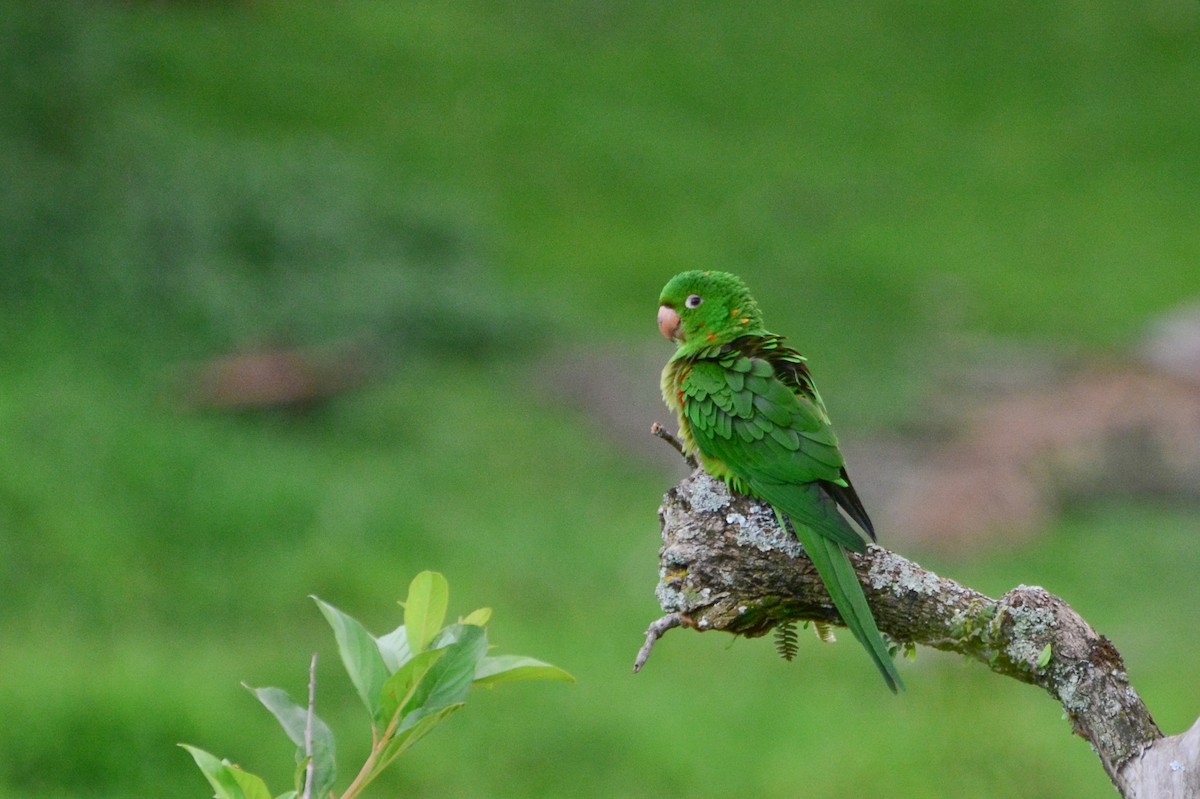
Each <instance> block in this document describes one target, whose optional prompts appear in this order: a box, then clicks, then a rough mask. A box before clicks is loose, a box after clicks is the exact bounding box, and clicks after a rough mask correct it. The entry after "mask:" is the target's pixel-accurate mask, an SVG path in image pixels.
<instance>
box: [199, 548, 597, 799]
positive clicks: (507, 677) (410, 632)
mask: <svg viewBox="0 0 1200 799" xmlns="http://www.w3.org/2000/svg"><path fill="white" fill-rule="evenodd" d="M449 597H450V586H449V584H448V583H447V582H446V578H445V577H443V576H442V575H441V574H439V573H437V572H431V571H424V572H421V573H420V574H418V575H417V576H416V577H415V578H413V581H412V583H411V584H410V585H409V587H408V598H407V599H406V600H405V602H404V603H403V605H404V624H402V625H401V626H399V627H397V628H396V629H395V630H393V631H392V632H390V633H388V634H387V635H383V636H380V637H378V638H376V637H375V636H373V635H371V634H370V633H369V632H367V630H366V628H365V627H363V626H362V624H360V623H359V622H358V621H357V620H355V619H354V618H352V617H351V616H348V615H347V614H345V613H343V612H342V611H340V610H338V609H337V608H335V607H334V606H333V605H330V604H329V603H328V602H324V601H322V600H321V599H319V598H317V597H315V596H314V597H313V600H314V601H315V602H316V603H317V607H318V608H320V610H321V613H322V614H323V615H324V616H325V619H326V620H327V621H328V622H329V625H330V627H332V628H333V635H334V638H335V639H336V641H337V646H338V652H339V654H340V655H341V658H342V664H343V665H344V666H345V668H346V673H347V674H348V675H349V677H350V682H351V683H352V684H353V685H354V689H355V691H356V692H357V693H358V696H359V698H360V699H361V700H362V702H363V705H364V706H365V707H366V709H367V713H368V714H369V715H370V717H371V752H370V754H369V755H368V756H367V759H366V761H365V762H364V763H363V765H362V768H360V769H359V771H358V774H357V775H355V777H354V779H353V781H351V783H350V785H349V786H348V787H347V788H346V790H345V791H344V792H343V793H341V794H340V799H354V797H357V796H359V795H360V794H361V793H362V792H363V790H364V789H365V788H366V787H367V785H369V784H370V783H371V782H372V781H373V780H374V779H375V778H376V777H378V776H379V774H380V773H382V772H383V770H384V769H386V768H387V767H388V766H389V765H391V763H392V762H393V761H394V760H395V759H396V758H397V757H399V756H400V755H401V754H402V753H404V751H406V750H407V749H408V748H409V747H410V746H412V745H413V744H415V743H416V742H417V741H419V740H420V739H421V738H423V737H425V736H426V735H427V734H428V733H429V731H430V730H432V729H433V728H434V727H435V726H437V725H438V724H439V723H440V722H441V721H443V720H444V719H445V718H446V717H447V716H449V715H450V714H452V713H453V712H454V711H456V710H458V709H459V708H461V707H462V706H463V705H464V704H465V703H466V696H467V692H468V691H469V690H470V688H471V686H472V685H483V686H488V687H491V686H493V685H497V684H499V683H503V682H515V681H517V680H561V681H566V682H574V681H575V678H574V677H572V676H571V675H570V674H569V673H567V672H566V671H563V670H562V669H560V668H558V667H557V666H552V665H550V664H549V663H543V662H542V661H540V660H535V659H534V658H530V657H523V656H520V655H488V654H487V651H488V643H487V631H486V629H485V627H484V625H485V624H487V621H488V619H489V618H491V615H492V611H491V608H480V609H478V610H476V611H474V612H472V613H470V614H468V615H467V616H465V617H463V618H462V619H460V620H459V621H458V622H456V623H454V624H450V625H446V626H443V622H444V620H445V617H446V608H447V606H448V604H449ZM315 665H316V656H315V655H314V656H313V670H315ZM313 670H310V678H309V701H308V707H307V708H306V707H302V706H300V705H297V704H296V703H294V702H293V701H292V700H291V699H290V698H289V697H288V695H287V693H286V692H285V691H283V690H282V689H280V688H250V687H249V686H247V688H249V690H250V691H251V692H252V693H253V694H254V695H255V696H256V697H257V698H258V700H259V701H260V702H262V704H263V705H264V706H265V707H266V708H267V710H269V711H271V713H272V715H274V716H275V718H276V719H277V720H278V721H279V724H280V726H282V727H283V730H284V732H285V733H287V736H288V737H289V738H290V739H291V740H292V743H294V744H295V745H296V762H297V766H296V772H295V788H294V789H293V790H291V791H288V792H286V793H283V794H280V795H279V796H278V797H276V799H338V797H339V794H337V793H336V791H335V790H334V787H333V786H334V783H335V781H336V779H337V770H336V765H335V746H334V736H333V731H332V730H331V729H330V728H329V726H328V725H326V724H325V722H323V721H322V720H321V719H320V718H319V717H317V715H316V714H315V713H314V712H313V705H314V691H315V685H316V683H315V677H313V676H312V671H313ZM180 746H182V747H183V748H184V749H186V750H188V752H190V753H191V755H192V757H193V758H194V759H195V761H196V765H197V766H199V768H200V771H201V772H203V774H204V776H205V777H206V778H207V779H208V782H209V784H211V785H212V787H213V789H214V790H215V791H216V799H271V793H270V791H268V790H267V785H266V783H265V782H264V781H263V780H262V778H261V777H259V776H257V775H255V774H251V773H250V772H248V771H245V770H244V769H242V768H241V767H240V766H237V765H234V764H233V763H231V762H229V761H228V760H221V759H218V758H217V757H216V756H214V755H212V754H209V753H208V752H206V751H204V750H203V749H199V748H197V747H195V746H190V745H188V744H180Z"/></svg>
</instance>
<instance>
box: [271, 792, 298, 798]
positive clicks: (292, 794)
mask: <svg viewBox="0 0 1200 799" xmlns="http://www.w3.org/2000/svg"><path fill="white" fill-rule="evenodd" d="M298 796H299V794H297V793H296V792H295V791H288V792H287V793H281V794H279V796H276V797H275V799H296V798H297V797H298Z"/></svg>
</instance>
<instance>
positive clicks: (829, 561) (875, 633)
mask: <svg viewBox="0 0 1200 799" xmlns="http://www.w3.org/2000/svg"><path fill="white" fill-rule="evenodd" d="M777 516H778V517H779V523H780V525H782V526H783V527H784V529H787V528H788V527H791V528H792V530H793V532H794V533H795V534H796V538H798V539H799V540H800V543H801V544H803V545H804V551H805V552H807V553H808V557H809V558H810V559H811V560H812V562H813V565H814V566H816V567H817V574H819V575H821V580H822V581H823V582H824V583H825V588H826V589H827V590H828V591H829V596H830V597H831V598H832V599H833V604H834V606H835V607H836V608H837V609H838V613H840V614H842V620H843V621H845V622H846V628H847V629H849V630H850V632H851V633H853V634H854V637H855V638H857V639H858V642H859V643H860V644H862V645H863V648H864V649H866V650H867V653H868V654H869V655H870V656H871V660H873V661H874V662H875V667H876V668H878V669H879V673H880V674H882V675H883V679H884V681H885V682H886V683H887V686H888V688H890V689H891V691H892V693H896V692H898V691H902V690H904V681H903V680H901V679H900V672H899V671H897V670H896V664H895V663H894V662H892V658H891V656H890V655H888V651H887V645H886V644H884V642H883V636H882V635H881V634H880V632H879V626H878V625H876V624H875V617H874V616H873V615H871V608H870V606H869V605H868V604H867V597H866V595H865V594H864V593H863V589H862V585H861V584H860V583H859V582H858V575H856V574H855V573H854V567H853V566H851V565H850V558H849V556H847V555H846V550H845V549H843V548H842V545H841V544H839V543H837V542H836V541H830V540H829V539H828V538H826V537H825V536H823V535H821V534H820V533H817V532H815V531H813V530H812V529H811V528H810V527H808V526H806V525H804V524H792V525H785V524H784V519H783V515H782V514H780V513H778V512H777Z"/></svg>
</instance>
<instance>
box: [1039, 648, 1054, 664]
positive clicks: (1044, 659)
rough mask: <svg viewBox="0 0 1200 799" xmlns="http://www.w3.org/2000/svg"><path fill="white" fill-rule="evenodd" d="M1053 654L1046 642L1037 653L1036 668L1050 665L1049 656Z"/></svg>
mask: <svg viewBox="0 0 1200 799" xmlns="http://www.w3.org/2000/svg"><path fill="white" fill-rule="evenodd" d="M1053 654H1054V653H1053V652H1052V651H1051V649H1050V644H1046V645H1045V646H1044V647H1042V651H1041V652H1040V653H1039V654H1038V659H1037V664H1038V668H1039V669H1044V668H1046V666H1048V665H1050V658H1051V657H1052V656H1053Z"/></svg>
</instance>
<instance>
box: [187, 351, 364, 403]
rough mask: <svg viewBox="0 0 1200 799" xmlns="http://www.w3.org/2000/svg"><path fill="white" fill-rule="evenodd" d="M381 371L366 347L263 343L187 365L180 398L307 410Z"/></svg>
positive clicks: (356, 385) (192, 401) (192, 400)
mask: <svg viewBox="0 0 1200 799" xmlns="http://www.w3.org/2000/svg"><path fill="white" fill-rule="evenodd" d="M377 374H378V365H377V363H375V362H374V361H373V360H372V359H371V357H370V356H369V355H368V353H367V352H366V350H365V349H364V348H362V347H352V346H343V347H331V348H324V349H318V348H313V347H308V348H299V347H298V348H285V347H272V348H261V349H255V350H251V351H247V352H244V353H241V354H238V355H230V356H227V357H223V358H214V359H213V360H211V361H208V362H206V363H203V364H200V365H198V366H194V367H191V368H188V369H186V370H185V371H184V374H183V377H182V380H181V385H180V394H181V395H182V396H181V397H180V399H181V401H182V403H183V405H184V407H187V408H194V409H216V410H226V411H241V410H275V409H282V410H294V411H303V410H307V409H309V408H313V407H315V406H317V405H320V404H321V403H323V402H325V401H327V400H329V399H332V398H333V397H335V396H337V395H339V394H343V393H345V392H348V391H351V390H353V389H355V388H358V387H359V386H361V385H363V384H364V383H366V382H367V381H368V380H369V379H371V378H372V377H374V376H376V375H377Z"/></svg>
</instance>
